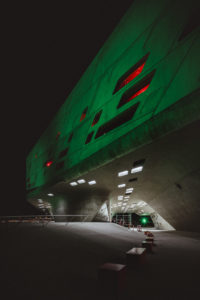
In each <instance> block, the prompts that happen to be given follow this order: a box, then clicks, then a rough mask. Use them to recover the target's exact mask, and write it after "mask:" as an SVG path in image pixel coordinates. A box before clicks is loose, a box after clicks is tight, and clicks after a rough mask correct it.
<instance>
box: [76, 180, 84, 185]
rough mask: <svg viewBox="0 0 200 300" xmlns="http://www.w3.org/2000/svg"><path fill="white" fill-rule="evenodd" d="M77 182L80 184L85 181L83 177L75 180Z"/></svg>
mask: <svg viewBox="0 0 200 300" xmlns="http://www.w3.org/2000/svg"><path fill="white" fill-rule="evenodd" d="M77 182H78V183H80V184H82V183H85V180H84V179H79V180H77Z"/></svg>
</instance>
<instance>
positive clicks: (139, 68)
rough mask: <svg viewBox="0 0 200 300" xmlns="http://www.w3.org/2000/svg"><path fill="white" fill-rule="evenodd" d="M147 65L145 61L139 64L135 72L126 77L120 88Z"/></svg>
mask: <svg viewBox="0 0 200 300" xmlns="http://www.w3.org/2000/svg"><path fill="white" fill-rule="evenodd" d="M144 65H145V62H144V63H143V64H142V65H141V66H139V67H138V68H137V69H136V70H135V71H134V72H133V73H131V74H130V75H129V76H128V77H127V78H126V79H124V80H123V81H122V83H121V84H120V86H119V88H118V90H120V89H121V88H123V87H124V86H125V85H126V84H128V83H129V82H130V81H132V80H133V79H134V78H135V77H137V76H138V75H139V74H140V73H141V72H142V70H143V68H144Z"/></svg>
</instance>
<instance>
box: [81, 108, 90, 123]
mask: <svg viewBox="0 0 200 300" xmlns="http://www.w3.org/2000/svg"><path fill="white" fill-rule="evenodd" d="M87 110H88V107H86V108H85V109H84V111H83V112H82V115H81V118H80V122H81V121H83V120H84V119H85V117H86V113H87Z"/></svg>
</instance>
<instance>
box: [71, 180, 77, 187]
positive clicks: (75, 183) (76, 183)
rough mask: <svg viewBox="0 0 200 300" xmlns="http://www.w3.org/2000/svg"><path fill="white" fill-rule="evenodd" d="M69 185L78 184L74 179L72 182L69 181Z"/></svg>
mask: <svg viewBox="0 0 200 300" xmlns="http://www.w3.org/2000/svg"><path fill="white" fill-rule="evenodd" d="M70 185H72V186H75V185H78V183H77V182H76V181H74V182H70Z"/></svg>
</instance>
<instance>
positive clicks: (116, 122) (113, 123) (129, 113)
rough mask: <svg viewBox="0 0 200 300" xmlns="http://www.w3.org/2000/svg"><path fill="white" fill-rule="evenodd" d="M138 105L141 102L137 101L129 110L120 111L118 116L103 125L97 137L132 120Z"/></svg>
mask: <svg viewBox="0 0 200 300" xmlns="http://www.w3.org/2000/svg"><path fill="white" fill-rule="evenodd" d="M138 105H139V102H138V103H136V104H135V105H133V106H131V107H130V108H128V109H127V110H125V111H123V112H122V113H120V114H119V115H118V116H116V117H115V118H113V119H112V120H110V121H108V122H107V123H104V124H103V125H101V126H100V127H99V129H98V131H97V133H96V136H95V139H96V138H98V137H100V136H102V135H104V134H106V133H108V132H109V131H111V130H114V129H115V128H117V127H119V126H121V125H123V124H124V123H126V122H128V121H130V120H131V119H132V118H133V116H134V114H135V112H136V110H137V107H138Z"/></svg>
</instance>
